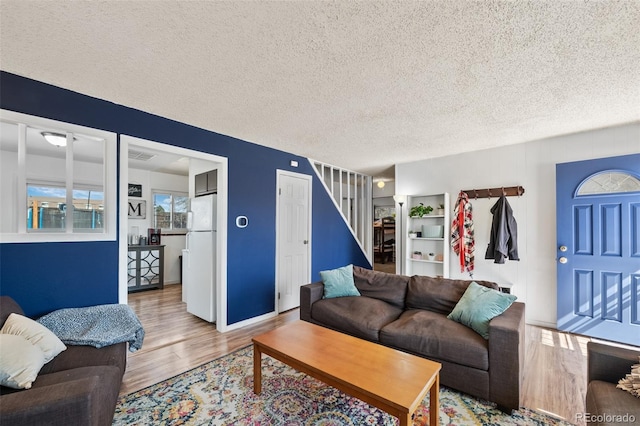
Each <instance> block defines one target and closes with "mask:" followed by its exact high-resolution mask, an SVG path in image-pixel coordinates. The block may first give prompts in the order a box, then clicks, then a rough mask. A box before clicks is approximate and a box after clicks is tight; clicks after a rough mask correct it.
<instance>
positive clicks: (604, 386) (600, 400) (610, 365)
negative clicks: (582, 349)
mask: <svg viewBox="0 0 640 426" xmlns="http://www.w3.org/2000/svg"><path fill="white" fill-rule="evenodd" d="M587 354H588V367H587V383H588V385H587V397H586V413H585V416H588V417H586V420H587V423H588V424H590V425H598V426H605V425H607V426H608V425H619V424H637V423H636V422H640V398H637V397H635V396H633V395H631V394H630V393H629V392H626V391H624V390H622V389H617V388H616V384H617V383H618V381H619V380H620V379H622V378H623V377H625V376H626V375H627V374H629V372H630V371H631V366H632V365H634V364H638V362H639V360H638V356H640V351H634V350H631V349H626V348H620V347H615V346H609V345H604V344H602V343H597V342H589V343H587ZM625 416H626V417H625Z"/></svg>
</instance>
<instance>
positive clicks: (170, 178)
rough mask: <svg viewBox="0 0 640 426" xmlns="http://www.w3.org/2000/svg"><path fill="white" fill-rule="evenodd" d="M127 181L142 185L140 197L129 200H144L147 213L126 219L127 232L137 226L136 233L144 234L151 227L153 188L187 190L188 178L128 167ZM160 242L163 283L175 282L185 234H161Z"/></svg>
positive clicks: (178, 275)
mask: <svg viewBox="0 0 640 426" xmlns="http://www.w3.org/2000/svg"><path fill="white" fill-rule="evenodd" d="M129 183H137V184H141V185H142V198H135V197H130V199H131V200H146V202H147V214H146V218H145V219H132V218H129V219H128V221H127V229H128V231H127V233H132V227H134V226H137V227H138V233H139V234H140V235H143V236H146V235H147V229H148V228H153V198H152V195H151V194H152V192H153V191H154V190H160V191H163V190H164V191H179V192H184V193H185V194H187V193H188V192H189V178H188V177H187V176H178V175H172V174H167V173H157V172H149V171H146V170H134V169H129ZM161 243H162V244H163V245H164V246H165V248H164V283H165V284H176V283H179V282H180V281H181V279H180V261H179V257H178V256H180V255H181V254H182V249H183V248H185V244H186V241H185V234H184V233H177V234H172V235H165V234H163V235H162V237H161Z"/></svg>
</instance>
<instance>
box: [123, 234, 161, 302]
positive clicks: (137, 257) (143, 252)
mask: <svg viewBox="0 0 640 426" xmlns="http://www.w3.org/2000/svg"><path fill="white" fill-rule="evenodd" d="M127 288H128V291H129V293H131V292H134V291H139V290H145V289H148V288H164V246H163V245H145V246H141V245H130V246H129V250H128V252H127Z"/></svg>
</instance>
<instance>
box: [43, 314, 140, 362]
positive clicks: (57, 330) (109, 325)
mask: <svg viewBox="0 0 640 426" xmlns="http://www.w3.org/2000/svg"><path fill="white" fill-rule="evenodd" d="M38 322H39V323H40V324H42V325H44V326H45V327H47V328H48V329H49V330H51V331H52V332H53V333H54V334H55V335H56V336H58V338H59V339H60V340H62V342H63V343H65V344H67V345H86V346H95V347H96V348H101V347H103V346H109V345H114V344H116V343H121V342H129V351H130V352H135V351H137V350H138V349H140V348H141V347H142V341H143V340H144V329H143V328H142V324H140V320H138V317H137V316H136V314H135V313H134V312H133V310H132V309H131V308H130V307H129V306H128V305H98V306H89V307H86V308H66V309H59V310H57V311H53V312H51V313H49V314H47V315H45V316H43V317H41V318H40V319H38Z"/></svg>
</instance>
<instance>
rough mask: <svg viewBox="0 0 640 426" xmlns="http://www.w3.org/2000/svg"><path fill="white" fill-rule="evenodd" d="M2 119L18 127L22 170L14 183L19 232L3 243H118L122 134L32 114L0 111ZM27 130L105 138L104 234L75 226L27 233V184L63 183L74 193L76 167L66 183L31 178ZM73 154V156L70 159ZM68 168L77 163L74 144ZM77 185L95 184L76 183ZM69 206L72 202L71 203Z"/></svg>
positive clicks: (5, 235)
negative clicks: (120, 146) (118, 165)
mask: <svg viewBox="0 0 640 426" xmlns="http://www.w3.org/2000/svg"><path fill="white" fill-rule="evenodd" d="M0 120H1V121H3V122H6V123H10V124H15V125H17V126H18V138H19V148H18V169H17V179H15V183H11V185H13V187H12V188H11V190H12V191H11V192H12V194H14V198H13V199H12V200H10V202H11V203H14V204H13V205H14V206H15V213H16V216H17V217H16V219H15V220H16V222H17V223H16V227H15V229H16V231H15V232H2V233H0V243H14V242H15V243H42V242H73V241H116V240H117V214H118V213H117V199H118V198H117V196H118V194H117V190H118V186H117V146H118V135H117V134H116V133H113V132H107V131H104V130H98V129H93V128H90V127H84V126H78V125H75V124H70V123H65V122H62V121H57V120H50V119H47V118H42V117H37V116H33V115H28V114H22V113H17V112H13V111H7V110H4V109H0ZM27 127H35V128H43V129H47V130H52V131H56V132H60V133H65V134H81V135H86V136H89V137H92V138H97V139H101V140H103V141H104V143H103V165H104V166H103V175H102V185H103V188H104V228H103V229H102V230H101V231H96V230H85V229H82V228H81V229H76V230H74V229H73V227H72V226H70V227H67V229H65V230H63V231H62V232H61V231H60V230H51V231H46V230H38V231H37V232H33V231H32V230H27V184H34V183H36V184H37V183H43V184H46V183H50V184H52V185H55V186H58V185H60V183H62V185H63V186H65V187H70V188H71V190H72V191H73V184H74V179H73V167H71V170H69V169H68V170H67V175H66V178H65V182H60V180H59V178H55V177H47V175H46V171H41V172H42V173H41V174H40V175H39V176H27V172H26V152H25V145H26V141H25V140H24V137H23V136H22V135H21V132H23V131H24V132H26V128H27ZM69 155H71V156H69ZM66 161H67V165H69V164H70V163H73V144H69V145H68V146H67V160H66ZM75 183H76V184H77V185H83V186H84V185H89V186H92V185H94V184H93V183H91V182H82V181H75ZM67 204H68V203H67Z"/></svg>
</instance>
